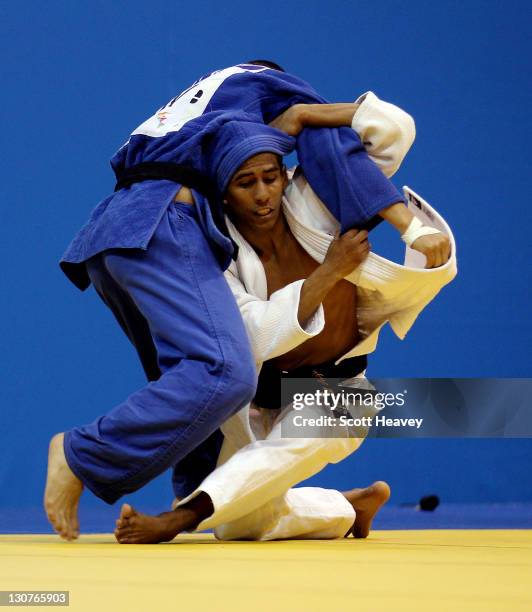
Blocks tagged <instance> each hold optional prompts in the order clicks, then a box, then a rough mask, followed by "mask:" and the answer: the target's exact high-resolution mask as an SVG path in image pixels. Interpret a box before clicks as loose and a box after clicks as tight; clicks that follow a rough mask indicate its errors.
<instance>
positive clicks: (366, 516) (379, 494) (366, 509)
mask: <svg viewBox="0 0 532 612" xmlns="http://www.w3.org/2000/svg"><path fill="white" fill-rule="evenodd" d="M342 495H343V496H344V497H345V498H346V499H347V501H348V502H349V503H350V504H351V505H352V506H353V508H354V509H355V512H356V513H357V515H356V519H355V522H354V524H353V527H352V528H351V530H350V531H349V532H348V533H347V534H346V537H347V536H348V535H349V534H350V533H352V534H353V535H354V536H355V538H367V537H368V534H369V532H370V529H371V523H372V521H373V518H374V517H375V515H376V514H377V512H378V511H379V510H380V508H381V507H382V506H383V505H384V504H385V503H386V502H387V501H388V499H390V487H389V486H388V484H387V483H385V482H383V481H382V480H378V481H377V482H374V483H373V484H372V485H371V486H369V487H367V488H366V489H351V491H345V492H344V493H342Z"/></svg>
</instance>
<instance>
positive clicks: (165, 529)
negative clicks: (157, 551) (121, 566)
mask: <svg viewBox="0 0 532 612" xmlns="http://www.w3.org/2000/svg"><path fill="white" fill-rule="evenodd" d="M180 531H183V527H182V526H181V521H180V520H179V514H178V513H177V512H175V511H172V512H163V513H162V514H159V515H158V516H150V515H149V514H142V513H141V512H137V511H136V510H135V509H134V508H133V507H132V506H130V505H129V504H123V505H122V510H121V511H120V518H119V519H118V520H117V521H116V529H115V537H116V539H117V540H118V542H120V544H158V543H159V542H170V540H173V539H174V538H175V537H176V535H177V534H178V533H179V532H180Z"/></svg>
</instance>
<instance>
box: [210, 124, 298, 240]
mask: <svg viewBox="0 0 532 612" xmlns="http://www.w3.org/2000/svg"><path fill="white" fill-rule="evenodd" d="M250 118H251V119H254V117H250V116H244V115H241V116H240V117H239V120H232V121H228V122H226V123H224V124H223V125H222V126H221V127H220V128H219V130H218V132H217V133H216V135H215V138H214V139H213V141H212V143H211V145H210V151H209V156H208V159H209V166H210V170H211V173H212V176H213V178H214V179H215V181H216V185H217V187H218V191H219V193H220V194H221V195H223V198H224V202H225V205H226V208H227V212H228V214H229V216H230V217H231V219H232V220H233V222H235V224H236V225H237V226H241V225H242V224H244V225H246V226H251V225H253V226H254V225H256V224H259V225H260V226H261V227H264V228H265V229H266V228H268V227H270V225H272V226H273V223H274V222H275V220H276V219H277V217H278V214H279V210H280V205H281V197H282V194H283V191H284V189H285V187H286V184H287V178H286V170H285V168H284V166H283V165H282V156H283V155H286V154H287V153H290V151H292V150H293V148H294V146H295V139H294V138H292V136H288V135H287V134H285V133H284V132H281V131H280V130H277V129H275V128H271V127H269V126H267V125H264V124H263V123H256V122H254V121H250V120H249V119H250Z"/></svg>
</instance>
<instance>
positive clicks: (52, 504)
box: [44, 433, 83, 540]
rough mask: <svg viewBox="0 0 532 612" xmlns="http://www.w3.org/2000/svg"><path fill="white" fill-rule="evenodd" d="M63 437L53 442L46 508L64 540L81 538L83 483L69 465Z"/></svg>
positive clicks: (50, 453)
mask: <svg viewBox="0 0 532 612" xmlns="http://www.w3.org/2000/svg"><path fill="white" fill-rule="evenodd" d="M63 438H64V434H63V433H59V434H56V435H55V436H54V437H53V438H52V439H51V440H50V447H49V449H48V474H47V477H46V489H45V491H44V509H45V511H46V515H47V517H48V520H49V521H50V523H51V524H52V526H53V527H54V529H55V530H56V531H57V533H58V534H59V535H60V536H61V537H62V538H64V539H65V540H74V539H76V538H77V537H78V536H79V520H78V505H79V498H80V496H81V492H82V491H83V483H82V482H81V480H79V479H78V478H77V477H76V476H75V475H74V474H73V473H72V470H71V469H70V468H69V466H68V463H67V460H66V458H65V452H64V450H63Z"/></svg>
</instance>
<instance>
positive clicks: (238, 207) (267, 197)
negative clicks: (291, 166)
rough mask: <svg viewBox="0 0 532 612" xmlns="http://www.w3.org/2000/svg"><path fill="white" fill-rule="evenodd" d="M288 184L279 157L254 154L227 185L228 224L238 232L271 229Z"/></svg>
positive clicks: (270, 154)
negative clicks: (230, 222) (239, 230)
mask: <svg viewBox="0 0 532 612" xmlns="http://www.w3.org/2000/svg"><path fill="white" fill-rule="evenodd" d="M287 184H288V178H287V175H286V168H285V166H284V165H283V161H282V157H281V156H280V155H278V154H276V153H258V154H257V155H253V156H252V157H250V158H249V159H247V160H246V161H245V162H244V163H243V164H242V165H241V166H240V167H239V168H238V169H237V171H236V172H235V173H234V174H233V176H232V177H231V180H230V182H229V185H228V186H227V190H226V192H225V198H224V204H225V209H226V211H227V214H228V215H229V217H230V219H231V221H232V222H233V223H234V224H235V226H236V227H237V228H240V229H243V228H247V229H259V228H260V229H262V230H269V229H271V228H272V227H273V226H274V225H275V223H276V221H277V219H278V217H279V214H280V212H281V200H282V196H283V191H284V190H285V189H286V186H287Z"/></svg>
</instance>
